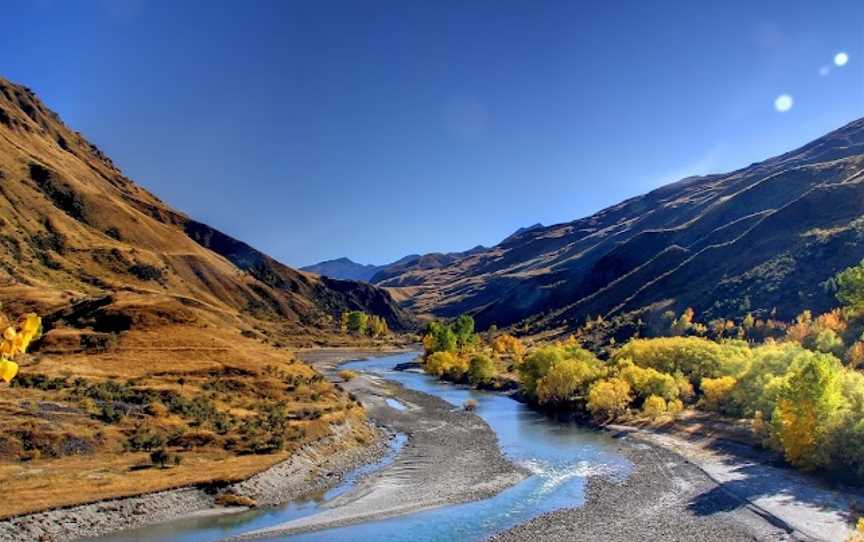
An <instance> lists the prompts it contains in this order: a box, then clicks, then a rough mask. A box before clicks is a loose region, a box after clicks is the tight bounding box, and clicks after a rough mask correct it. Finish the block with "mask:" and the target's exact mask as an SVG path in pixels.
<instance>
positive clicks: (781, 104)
mask: <svg viewBox="0 0 864 542" xmlns="http://www.w3.org/2000/svg"><path fill="white" fill-rule="evenodd" d="M793 103H794V102H793V101H792V96H789V95H788V94H781V95H780V96H777V99H776V100H774V109H776V110H777V111H779V112H781V113H785V112H786V111H789V110H790V109H792V104H793Z"/></svg>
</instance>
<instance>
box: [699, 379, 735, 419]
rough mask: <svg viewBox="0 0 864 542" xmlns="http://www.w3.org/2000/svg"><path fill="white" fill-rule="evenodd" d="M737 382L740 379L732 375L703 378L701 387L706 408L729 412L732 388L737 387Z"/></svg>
mask: <svg viewBox="0 0 864 542" xmlns="http://www.w3.org/2000/svg"><path fill="white" fill-rule="evenodd" d="M737 383H738V381H737V380H736V379H734V378H732V377H731V376H721V377H720V378H703V379H702V384H701V387H702V394H703V396H704V397H703V403H704V406H705V408H706V409H708V410H714V411H716V412H728V411H729V410H730V407H729V405H730V402H731V398H732V390H734V389H735V385H736V384H737Z"/></svg>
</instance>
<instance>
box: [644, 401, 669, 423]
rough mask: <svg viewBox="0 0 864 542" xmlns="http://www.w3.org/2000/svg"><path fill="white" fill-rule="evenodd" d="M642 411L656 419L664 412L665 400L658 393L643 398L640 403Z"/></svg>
mask: <svg viewBox="0 0 864 542" xmlns="http://www.w3.org/2000/svg"><path fill="white" fill-rule="evenodd" d="M642 413H643V414H644V415H645V416H647V417H648V418H651V419H652V420H653V419H656V418H659V417H660V416H662V415H664V414H666V400H665V399H663V398H662V397H660V396H659V395H652V396H651V397H649V398H647V399H645V403H644V404H643V405H642Z"/></svg>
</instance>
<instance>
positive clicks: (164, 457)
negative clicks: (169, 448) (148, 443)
mask: <svg viewBox="0 0 864 542" xmlns="http://www.w3.org/2000/svg"><path fill="white" fill-rule="evenodd" d="M169 459H170V456H169V455H168V452H166V451H165V450H164V449H162V448H159V449H158V450H153V451H152V452H150V462H151V463H153V464H154V465H159V466H160V467H161V468H163V469H164V468H165V464H166V463H167V462H168V460H169Z"/></svg>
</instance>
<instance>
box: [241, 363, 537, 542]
mask: <svg viewBox="0 0 864 542" xmlns="http://www.w3.org/2000/svg"><path fill="white" fill-rule="evenodd" d="M298 357H301V359H303V360H304V361H305V362H307V363H309V364H311V365H313V366H314V367H315V368H316V369H317V370H319V371H320V372H322V373H323V374H325V375H328V376H331V377H332V376H333V375H334V374H335V372H338V369H339V366H340V365H341V364H342V363H344V362H345V361H349V360H352V359H357V357H356V356H352V357H345V356H341V355H340V353H339V352H333V351H330V352H327V351H321V350H317V351H315V352H312V353H309V355H307V356H306V357H304V355H303V353H298ZM342 385H343V387H344V388H345V389H346V390H348V391H350V392H352V393H355V394H356V395H357V396H358V397H360V398H361V399H362V402H363V404H364V406H365V407H366V408H367V411H368V413H369V417H370V419H371V420H372V421H373V422H374V423H375V424H376V425H380V426H384V427H387V428H388V429H390V430H395V431H398V432H401V433H404V434H406V435H407V436H408V441H407V443H406V445H405V446H404V447H403V448H402V450H401V452H400V453H399V455H398V456H397V457H396V458H395V459H394V461H393V463H391V464H389V465H388V466H387V468H385V469H382V470H380V471H377V472H375V473H373V474H372V475H370V476H368V477H366V478H363V479H361V480H360V481H359V482H358V484H357V485H356V486H354V487H353V488H352V489H351V490H350V491H348V492H346V493H345V494H343V495H340V496H339V497H337V498H335V499H333V500H332V501H330V502H328V503H326V504H325V505H324V506H323V507H322V510H321V511H320V512H318V513H316V514H314V515H311V516H307V517H303V518H299V519H296V520H293V521H289V522H286V523H283V524H280V525H277V526H274V527H269V528H265V529H259V530H256V531H250V532H247V533H243V534H241V535H237V536H235V537H232V538H229V539H228V540H232V541H239V540H255V539H259V538H270V537H276V536H288V535H292V534H298V533H301V532H309V531H320V530H326V529H331V528H336V527H344V526H348V525H353V524H357V523H363V522H368V521H376V520H381V519H387V518H391V517H395V516H401V515H405V514H409V513H413V512H417V511H420V510H429V509H432V508H436V507H440V506H445V505H450V504H459V503H465V502H470V501H476V500H482V499H485V498H488V497H491V496H493V495H495V494H497V493H499V492H500V491H502V490H503V489H506V488H508V487H510V486H512V485H514V484H516V483H518V482H520V481H522V480H523V479H524V478H525V477H526V476H527V473H526V472H525V471H524V470H523V469H521V468H519V467H517V466H515V465H513V464H512V463H511V462H510V461H509V460H507V459H506V458H505V457H504V455H503V453H502V452H501V449H500V446H499V444H498V438H497V435H496V434H495V432H494V431H492V429H491V428H490V427H489V426H488V425H487V424H486V422H485V421H483V420H482V418H480V417H479V416H477V415H475V414H473V413H471V412H466V411H464V410H463V409H461V408H459V407H454V406H453V405H451V404H450V403H447V402H446V401H444V400H443V399H440V398H438V397H434V396H432V395H428V394H425V393H422V392H417V391H414V390H410V389H407V388H404V387H402V386H400V385H398V384H396V383H393V382H389V381H385V380H383V379H380V378H378V377H375V376H374V375H366V374H360V375H359V376H357V377H355V378H353V379H351V380H350V381H349V382H347V383H343V384H342ZM388 399H389V400H391V401H392V400H396V401H398V403H401V406H400V407H397V406H394V405H393V404H392V403H389V402H388ZM403 407H404V408H403ZM441 428H446V430H445V431H440V429H441ZM456 449H458V450H459V454H456V455H454V454H453V450H456ZM418 467H419V468H418Z"/></svg>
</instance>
